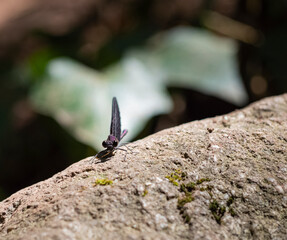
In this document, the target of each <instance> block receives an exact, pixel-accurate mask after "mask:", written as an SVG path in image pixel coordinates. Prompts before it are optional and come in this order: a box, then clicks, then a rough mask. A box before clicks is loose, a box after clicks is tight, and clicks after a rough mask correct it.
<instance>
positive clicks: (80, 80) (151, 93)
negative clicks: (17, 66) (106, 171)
mask: <svg viewBox="0 0 287 240" xmlns="http://www.w3.org/2000/svg"><path fill="white" fill-rule="evenodd" d="M236 52H237V45H236V43H235V42H234V41H232V40H230V39H226V38H222V37H218V36H215V35H213V34H212V33H209V32H206V31H203V30H199V29H192V28H177V29H173V30H170V31H168V32H165V33H162V34H160V35H157V36H155V37H154V38H152V39H151V40H150V42H149V43H148V45H147V46H146V47H145V48H143V49H133V50H130V51H129V52H127V53H126V55H125V57H124V58H123V59H122V61H121V62H119V63H117V64H115V65H113V66H110V67H108V68H107V69H105V70H104V71H103V72H101V73H100V72H98V71H96V70H94V69H91V68H88V67H86V66H84V65H82V64H80V63H77V62H75V61H73V60H70V59H67V58H58V59H55V60H52V61H50V62H49V64H48V66H47V69H46V75H45V77H44V78H43V79H42V81H38V83H37V84H35V85H34V87H33V89H32V91H31V101H32V103H33V105H34V107H35V109H36V110H37V111H39V112H41V113H43V114H46V115H50V116H52V117H54V118H55V119H56V120H57V121H58V122H59V123H60V124H62V125H63V126H64V127H65V128H66V129H68V130H69V131H70V133H71V134H72V135H74V136H75V137H76V138H77V139H78V140H79V141H81V142H83V143H86V144H88V145H90V146H93V147H95V148H96V149H100V148H101V142H102V141H103V140H104V139H105V138H106V137H107V136H108V134H109V124H110V117H111V116H110V115H111V99H112V97H113V96H116V97H117V99H118V102H119V105H120V110H121V115H122V127H123V128H128V129H129V134H128V136H127V138H126V139H125V141H126V140H129V139H131V138H133V137H134V136H136V135H137V134H138V133H139V132H140V131H141V130H142V129H143V127H144V126H145V124H146V122H147V121H148V120H149V119H150V118H151V117H153V116H155V115H158V114H161V113H167V112H169V111H170V109H171V99H170V97H169V96H168V94H167V92H166V87H167V86H176V87H178V86H180V87H186V88H192V89H196V90H198V91H202V92H204V93H207V94H211V95H214V96H217V97H220V98H222V99H225V100H227V101H229V102H232V103H235V104H238V105H240V104H243V103H244V102H245V101H246V100H247V95H246V93H245V90H244V87H243V85H242V82H241V79H240V78H239V74H238V70H237V63H236Z"/></svg>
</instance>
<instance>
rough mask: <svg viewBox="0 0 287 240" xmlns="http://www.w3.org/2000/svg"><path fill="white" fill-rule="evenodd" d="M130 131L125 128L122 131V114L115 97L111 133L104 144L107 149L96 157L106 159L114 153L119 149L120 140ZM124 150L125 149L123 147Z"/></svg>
mask: <svg viewBox="0 0 287 240" xmlns="http://www.w3.org/2000/svg"><path fill="white" fill-rule="evenodd" d="M127 133H128V130H127V129H124V130H123V131H122V132H121V116H120V110H119V105H118V102H117V99H116V98H115V97H113V104H112V119H111V127H110V135H109V136H108V138H107V140H105V141H103V143H102V145H103V147H104V148H106V149H105V150H103V151H101V152H99V153H98V154H97V155H96V158H100V159H105V158H108V157H110V156H112V155H113V152H114V150H115V149H119V148H118V145H119V142H120V141H121V140H122V139H123V137H124V136H125V135H126V134H127ZM122 150H124V149H122Z"/></svg>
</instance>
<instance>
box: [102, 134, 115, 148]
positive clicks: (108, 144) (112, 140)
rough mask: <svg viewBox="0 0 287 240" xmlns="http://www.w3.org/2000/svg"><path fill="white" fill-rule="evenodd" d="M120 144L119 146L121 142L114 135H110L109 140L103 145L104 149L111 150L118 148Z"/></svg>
mask: <svg viewBox="0 0 287 240" xmlns="http://www.w3.org/2000/svg"><path fill="white" fill-rule="evenodd" d="M118 144H119V140H118V139H117V138H116V137H115V136H113V135H109V136H108V138H107V140H105V141H103V143H102V145H103V147H104V148H107V149H109V150H111V149H113V148H115V147H117V146H118Z"/></svg>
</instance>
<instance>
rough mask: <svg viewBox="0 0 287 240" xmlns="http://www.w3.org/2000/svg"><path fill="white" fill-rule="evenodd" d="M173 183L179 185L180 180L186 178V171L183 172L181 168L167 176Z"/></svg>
mask: <svg viewBox="0 0 287 240" xmlns="http://www.w3.org/2000/svg"><path fill="white" fill-rule="evenodd" d="M165 178H167V179H168V180H169V181H170V182H171V183H172V184H173V185H175V186H179V183H178V182H179V181H182V180H184V179H185V178H186V173H185V172H182V171H181V170H180V169H176V170H174V172H173V173H171V174H170V175H167V176H165Z"/></svg>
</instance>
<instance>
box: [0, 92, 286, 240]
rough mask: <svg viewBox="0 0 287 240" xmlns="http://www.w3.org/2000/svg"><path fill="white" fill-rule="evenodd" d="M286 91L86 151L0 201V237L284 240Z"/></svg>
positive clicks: (15, 238) (31, 238) (32, 238)
mask: <svg viewBox="0 0 287 240" xmlns="http://www.w3.org/2000/svg"><path fill="white" fill-rule="evenodd" d="M286 120H287V94H285V95H281V96H278V97H272V98H267V99H264V100H262V101H259V102H257V103H254V104H252V105H250V106H249V107H247V108H245V109H243V110H238V111H235V112H232V113H230V114H227V115H225V116H219V117H215V118H211V119H205V120H201V121H195V122H191V123H187V124H183V125H181V126H178V127H175V128H171V129H166V130H164V131H161V132H159V133H156V134H154V135H151V136H149V137H147V138H145V139H143V140H140V141H137V142H134V143H131V144H129V148H132V149H133V153H128V154H127V155H126V156H125V154H126V152H122V151H117V152H116V153H115V156H113V157H112V158H111V159H110V160H108V161H105V162H101V161H96V162H95V161H94V162H92V161H91V158H86V159H84V160H82V161H79V162H77V163H75V164H73V165H72V166H70V167H69V168H67V169H66V170H64V171H62V172H60V173H58V174H56V175H55V176H53V177H51V178H50V179H47V180H46V181H43V182H39V183H37V184H35V185H32V186H30V187H27V188H25V189H22V190H21V191H19V192H17V193H15V194H13V195H12V196H10V197H9V198H7V199H6V200H4V201H2V202H1V203H0V239H3V240H4V239H5V240H12V239H13V240H17V239H19V240H20V239H21V240H22V239H29V240H36V239H37V240H38V239H45V240H46V239H48V240H49V239H51V240H52V239H66V240H69V239H286V236H287V221H286V219H287V190H286V189H287V187H286V186H287V185H286V182H287V181H286V180H287V175H286V165H287V151H286V150H287V121H286Z"/></svg>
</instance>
